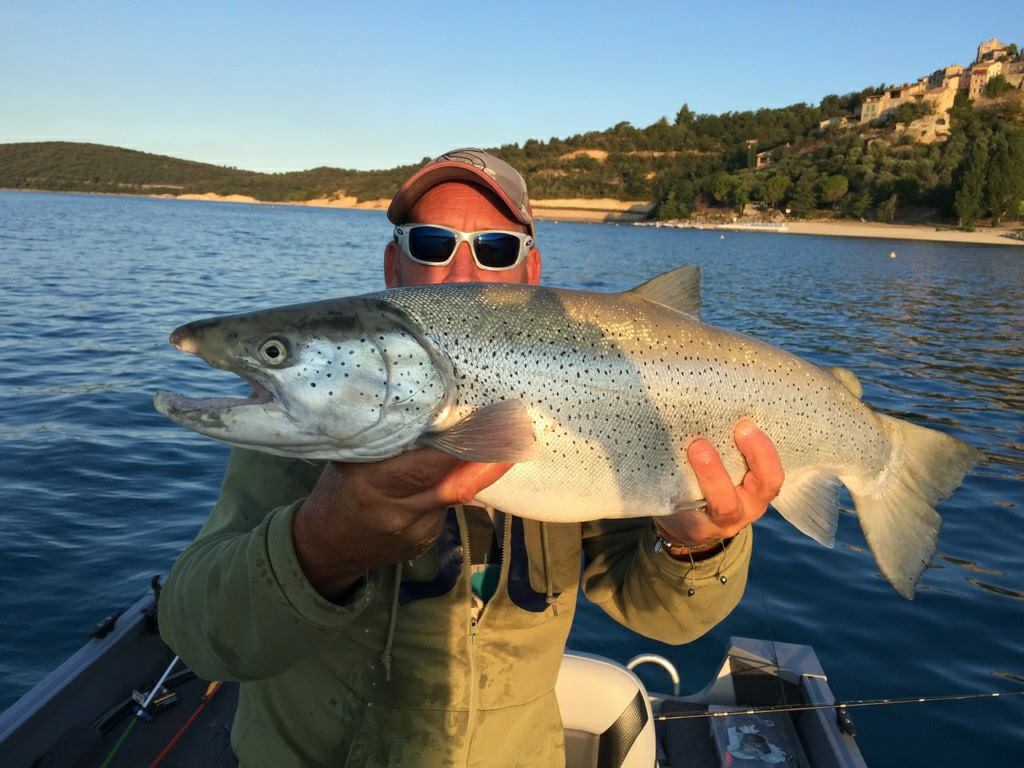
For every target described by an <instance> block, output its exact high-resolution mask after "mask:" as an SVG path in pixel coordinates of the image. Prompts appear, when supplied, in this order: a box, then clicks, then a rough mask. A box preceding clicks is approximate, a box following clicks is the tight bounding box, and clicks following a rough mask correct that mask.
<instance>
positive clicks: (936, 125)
mask: <svg viewBox="0 0 1024 768" xmlns="http://www.w3.org/2000/svg"><path fill="white" fill-rule="evenodd" d="M993 43H994V44H995V48H994V50H993V48H992V45H991V44H993ZM984 46H989V47H988V48H985V47H984ZM999 46H1001V47H999ZM983 57H984V58H983ZM978 61H980V62H981V63H977V62H976V64H975V65H974V66H973V67H972V68H969V69H965V68H963V67H956V66H953V67H947V68H945V69H941V70H937V71H936V72H935V73H933V74H932V75H930V76H927V77H923V78H920V79H919V81H918V82H917V83H914V84H906V85H903V86H884V85H883V86H878V87H873V88H866V89H864V90H862V91H860V92H857V93H850V94H845V95H829V96H826V97H825V98H823V99H822V100H821V101H820V102H819V103H818V104H817V105H809V104H794V105H791V106H788V107H783V108H777V109H759V110H753V111H743V112H726V113H724V114H720V115H707V114H695V113H693V112H692V111H691V110H690V109H689V107H688V106H687V105H686V104H684V105H683V106H682V107H681V108H680V109H679V111H678V112H677V113H676V115H675V118H674V119H673V120H671V121H670V120H669V119H668V118H662V119H661V120H659V121H657V122H656V123H654V124H652V125H649V126H647V127H644V128H637V127H634V126H633V125H631V124H630V123H628V122H622V123H619V124H617V125H615V126H613V127H612V128H609V129H607V130H603V131H592V132H588V133H584V134H579V135H576V136H571V137H568V138H565V139H559V138H552V139H550V140H548V141H538V140H533V139H531V140H529V141H526V142H525V143H523V144H522V145H519V144H509V145H505V146H501V147H496V148H492V149H491V151H492V152H494V153H495V154H497V155H498V156H500V157H502V158H504V159H505V160H507V161H509V162H510V163H512V164H513V165H514V166H516V167H517V168H519V169H520V170H521V171H522V172H523V175H524V176H525V177H526V179H527V182H528V184H529V187H530V191H531V195H532V197H533V198H534V199H552V198H556V199H563V200H564V199H574V198H588V199H593V198H606V199H610V200H616V201H650V202H651V206H650V208H651V209H652V213H651V215H652V216H653V217H655V218H662V219H671V218H685V217H689V216H692V215H694V214H700V215H710V216H730V215H734V214H733V212H734V211H735V212H744V211H747V212H748V213H750V212H751V208H750V206H751V205H753V206H754V208H756V209H760V211H761V214H760V215H768V214H769V213H772V212H773V211H774V210H775V209H786V212H787V214H789V215H792V216H797V217H801V216H803V217H808V216H819V217H820V216H849V217H854V218H876V219H878V220H881V221H889V222H891V221H893V220H895V219H897V218H902V219H904V220H907V219H913V218H914V217H918V218H921V217H934V216H936V215H939V216H946V217H951V218H956V219H957V220H959V221H960V223H961V224H963V225H964V226H966V227H970V226H973V224H974V223H975V221H977V220H979V219H981V218H991V219H992V220H993V221H994V222H998V221H1000V220H1002V219H1005V218H1007V217H1011V216H1014V215H1016V214H1017V213H1018V210H1019V206H1020V204H1021V203H1020V201H1021V198H1024V91H1022V90H1020V88H1021V86H1022V85H1024V82H1022V81H1024V74H1020V73H1024V56H1021V55H1020V54H1018V53H1017V50H1016V47H1015V46H1012V45H1010V46H1006V45H1003V44H1001V43H998V41H994V40H993V41H989V42H988V43H985V44H983V45H982V46H979V53H978ZM1004 67H1005V68H1004ZM988 69H991V72H990V71H988ZM997 70H998V71H999V72H1004V71H1005V72H1006V73H1008V74H1007V75H1006V76H1004V75H1003V74H999V75H993V74H992V73H993V72H995V71H997ZM979 72H980V73H981V75H979V74H978V73H979ZM978 77H983V78H984V83H983V84H982V85H984V87H983V88H982V87H980V86H978V82H980V81H977V80H976V79H977V78H978ZM965 78H968V79H965ZM976 86H977V87H976ZM868 117H871V118H872V119H868ZM415 167H416V166H412V165H408V166H399V167H396V168H392V169H388V170H382V171H356V170H347V169H340V168H328V167H321V168H313V169H311V170H306V171H296V172H289V173H272V174H271V173H257V172H254V171H246V170H240V169H237V168H230V167H222V166H217V165H210V164H207V163H197V162H191V161H188V160H180V159H177V158H172V157H166V156H162V155H153V154H149V153H146V152H137V151H134V150H128V149H121V148H118V147H107V146H101V145H96V144H78V143H69V142H40V143H22V144H0V187H4V188H14V189H48V190H58V191H76V192H106V193H136V194H170V195H182V194H203V193H215V194H219V195H246V196H251V197H253V198H255V199H257V200H260V201H282V202H299V201H308V200H313V199H319V198H329V197H334V198H337V197H342V196H344V197H349V198H353V197H354V198H357V199H358V200H360V201H364V200H374V199H380V198H390V197H391V196H392V195H393V194H394V192H395V190H396V189H397V188H398V187H399V185H400V184H401V183H402V181H403V180H404V179H405V178H407V177H408V175H409V174H410V173H411V172H412V171H413V170H414V168H415ZM775 215H781V214H775Z"/></svg>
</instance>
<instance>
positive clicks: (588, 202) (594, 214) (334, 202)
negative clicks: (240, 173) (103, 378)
mask: <svg viewBox="0 0 1024 768" xmlns="http://www.w3.org/2000/svg"><path fill="white" fill-rule="evenodd" d="M4 191H11V192H46V191H56V192H60V191H59V190H41V189H11V190H4ZM60 194H84V195H97V194H99V195H106V196H110V197H144V198H154V199H160V200H191V201H201V202H203V201H205V202H219V203H248V204H250V205H289V206H305V207H310V208H342V209H346V210H368V211H385V210H387V207H388V205H389V203H390V202H391V201H390V199H387V198H382V199H379V200H362V201H360V200H357V199H356V198H355V197H331V198H318V199H314V200H300V201H282V200H257V199H256V198H254V197H249V196H248V195H218V194H215V193H213V192H207V193H203V194H185V195H133V194H124V193H117V192H60ZM530 202H531V205H532V207H533V210H534V215H535V216H536V217H537V218H538V219H540V220H542V221H554V222H559V221H571V222H583V223H591V224H615V223H619V224H627V223H628V224H634V223H639V222H644V223H645V224H646V225H648V226H657V225H658V223H657V222H646V221H645V219H646V216H647V213H648V212H649V211H650V210H651V208H652V207H653V204H652V203H648V202H643V201H622V200H612V199H606V198H599V199H588V198H570V199H558V200H531V201H530ZM661 225H662V226H668V227H673V226H674V227H678V228H686V224H685V222H678V223H666V222H661ZM694 228H696V227H694ZM701 228H702V229H718V230H723V231H725V230H728V231H756V232H773V233H775V232H777V233H779V234H783V235H819V236H825V237H861V238H872V239H885V240H917V241H930V242H945V243H964V244H974V245H1010V246H1014V245H1015V246H1024V240H1020V239H1015V238H1010V237H1006V236H1005V233H1007V232H1013V231H1018V232H1024V226H1021V225H1009V226H1003V227H1000V228H995V229H993V228H990V227H986V228H984V229H979V230H975V231H974V232H964V231H962V230H959V229H954V228H952V227H944V226H943V227H936V226H935V225H925V224H882V223H880V222H863V221H852V220H830V221H804V220H800V221H792V220H790V221H786V222H785V223H784V225H782V226H764V227H751V226H746V225H744V224H742V223H739V224H719V225H712V224H704V225H701Z"/></svg>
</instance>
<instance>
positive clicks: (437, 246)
mask: <svg viewBox="0 0 1024 768" xmlns="http://www.w3.org/2000/svg"><path fill="white" fill-rule="evenodd" d="M395 242H396V243H398V246H399V248H401V249H402V252H403V253H404V254H405V255H406V256H408V257H409V258H410V259H412V260H413V261H415V262H416V263H417V264H426V265H428V266H431V267H442V266H444V265H446V264H449V263H450V262H451V260H452V258H453V257H454V256H455V251H457V250H458V249H459V246H460V245H461V244H462V243H469V250H470V251H471V252H472V254H473V261H475V262H476V265H477V267H479V268H480V269H486V270H488V271H490V272H500V271H502V270H506V269H512V268H513V267H514V266H516V265H517V264H519V263H520V262H522V260H523V259H524V258H525V257H526V254H528V253H529V252H530V248H532V247H533V238H532V237H530V236H529V235H527V234H526V233H524V232H504V231H502V230H496V229H485V230H481V231H479V232H460V231H459V230H457V229H450V228H449V227H439V226H437V225H435V224H405V225H402V226H398V227H395Z"/></svg>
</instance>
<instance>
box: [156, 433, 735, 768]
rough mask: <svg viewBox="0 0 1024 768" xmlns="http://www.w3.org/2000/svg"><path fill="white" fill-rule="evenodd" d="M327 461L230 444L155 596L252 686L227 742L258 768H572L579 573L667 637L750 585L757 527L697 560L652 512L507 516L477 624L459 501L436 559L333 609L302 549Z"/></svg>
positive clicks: (173, 637)
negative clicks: (660, 530)
mask: <svg viewBox="0 0 1024 768" xmlns="http://www.w3.org/2000/svg"><path fill="white" fill-rule="evenodd" d="M320 471H321V465H317V466H313V465H310V464H308V463H305V462H301V461H295V460H289V459H281V458H275V457H272V456H267V455H264V454H260V453H255V452H251V451H245V450H234V451H233V452H232V454H231V459H230V461H229V464H228V469H227V474H226V476H225V478H224V485H223V487H222V489H221V496H220V499H219V501H218V502H217V504H216V506H215V507H214V509H213V512H212V513H211V515H210V517H209V519H208V520H207V521H206V524H205V525H204V526H203V528H202V530H201V531H200V532H199V535H198V537H197V538H196V540H195V541H194V542H193V543H192V544H191V545H189V546H188V547H187V548H186V549H185V551H184V552H183V553H182V554H181V556H180V558H179V559H178V561H177V563H176V564H175V565H174V568H173V569H172V571H171V573H170V576H169V577H168V579H167V585H166V587H165V588H164V590H163V592H162V594H161V598H160V630H161V633H162V635H163V637H164V639H165V640H166V642H167V643H168V644H169V645H170V646H171V648H173V649H174V650H175V651H176V652H177V653H178V654H179V655H180V656H181V657H182V658H183V659H184V660H185V661H186V662H187V663H188V664H189V665H190V666H191V667H192V668H193V669H194V670H195V671H196V673H197V674H198V675H200V676H202V677H204V678H207V679H211V680H213V679H220V680H238V681H241V682H242V686H241V693H240V701H239V706H238V713H237V715H236V717H235V723H234V727H233V729H232V736H231V740H232V744H233V746H234V749H235V752H236V754H237V755H238V757H239V759H240V761H241V763H242V765H243V766H246V768H255V767H256V766H274V768H286V767H287V766H442V765H473V766H492V765H493V766H512V765H523V766H549V765H550V766H560V765H562V764H563V763H564V747H563V737H562V729H561V721H560V719H559V712H558V704H557V702H556V700H555V696H554V686H555V678H556V676H557V673H558V668H559V664H560V662H561V658H562V653H563V650H564V648H565V642H566V638H567V637H568V634H569V627H570V625H571V624H572V619H573V614H574V612H575V607H576V594H577V590H578V588H579V586H580V584H581V580H582V586H583V590H584V592H585V593H586V595H587V597H588V598H590V600H591V601H593V602H594V603H596V604H597V605H599V606H600V607H601V608H602V609H604V610H605V611H606V612H607V613H608V614H609V615H610V616H611V617H612V618H614V619H615V620H616V621H619V622H621V623H622V624H624V625H625V626H627V627H629V628H630V629H632V630H634V631H636V632H639V633H641V634H643V635H646V636H648V637H651V638H655V639H657V640H661V641H663V642H668V643H685V642H688V641H690V640H693V639H694V638H696V637H698V636H700V635H701V634H703V633H704V632H706V631H707V630H708V629H709V628H710V627H712V626H713V625H714V624H716V623H717V622H719V621H721V620H722V618H724V617H725V616H726V615H727V614H728V613H729V612H730V611H731V610H732V609H733V608H734V607H735V605H736V603H737V602H738V601H739V599H740V597H741V595H742V593H743V589H744V586H745V583H746V575H747V568H748V565H749V561H750V550H751V534H750V530H749V529H747V530H745V531H744V532H742V533H741V534H740V535H739V536H737V537H736V538H735V539H733V540H732V542H731V543H730V544H729V546H728V548H727V549H726V551H725V553H724V556H723V557H713V558H710V559H708V560H705V561H703V562H698V563H697V564H696V566H695V567H694V566H693V565H691V564H690V563H689V562H685V563H684V562H679V561H677V560H674V559H672V558H671V557H669V556H668V554H667V553H664V552H660V553H656V552H655V551H654V543H655V539H654V535H653V533H652V527H651V525H650V522H649V521H648V520H646V519H632V520H620V521H614V522H612V521H599V522H593V523H584V524H582V525H580V524H578V523H571V524H555V523H545V524H543V525H542V524H540V523H538V522H536V521H532V520H523V519H521V518H516V517H511V516H507V517H506V518H505V520H506V523H505V525H504V541H503V542H502V545H503V546H502V568H501V581H500V583H499V586H498V590H497V592H496V593H495V595H494V596H493V597H492V598H491V599H490V601H489V602H488V603H487V606H486V608H485V609H484V611H483V613H482V614H481V615H480V617H479V620H478V621H475V620H474V619H473V614H472V610H471V606H472V597H471V592H470V587H469V578H468V573H469V565H468V563H469V562H470V558H469V557H465V556H464V554H465V548H466V547H468V539H467V537H466V535H465V530H466V524H465V515H464V511H463V510H462V509H461V508H456V509H452V510H449V519H448V523H449V524H448V526H447V527H446V529H445V532H443V533H442V534H441V538H440V539H439V540H438V544H437V545H436V546H435V547H434V548H433V549H432V550H430V551H429V552H428V553H427V554H426V555H424V556H423V557H421V558H420V559H419V560H417V561H414V562H413V563H411V564H406V565H404V566H403V567H402V568H401V569H400V573H399V568H397V567H396V568H385V569H380V570H378V571H373V572H371V573H370V574H369V577H368V579H367V580H366V583H365V584H362V585H360V586H358V587H357V588H356V589H355V590H354V592H353V593H352V594H351V596H350V597H349V598H348V600H347V602H346V603H345V604H343V605H336V604H334V603H331V602H329V601H327V600H325V599H324V598H323V597H321V596H320V594H319V593H317V591H316V590H315V589H313V587H312V586H311V585H310V584H309V582H308V581H307V580H306V578H305V576H304V575H303V573H302V570H301V568H300V567H299V563H298V560H297V559H296V555H295V551H294V548H293V545H292V516H293V515H294V513H295V510H296V509H297V508H298V507H299V506H300V504H301V503H302V501H303V499H304V498H305V497H306V496H307V494H308V493H309V492H310V490H311V489H312V487H313V485H314V484H315V482H316V480H317V477H318V476H319V473H320ZM545 550H546V554H547V557H545ZM581 561H582V563H583V567H582V569H581ZM691 569H692V572H691ZM720 575H724V576H726V577H727V581H726V583H725V584H722V583H721V580H720V579H719V576H720ZM690 587H692V588H693V590H694V594H693V596H692V597H691V596H688V595H687V590H688V588H690Z"/></svg>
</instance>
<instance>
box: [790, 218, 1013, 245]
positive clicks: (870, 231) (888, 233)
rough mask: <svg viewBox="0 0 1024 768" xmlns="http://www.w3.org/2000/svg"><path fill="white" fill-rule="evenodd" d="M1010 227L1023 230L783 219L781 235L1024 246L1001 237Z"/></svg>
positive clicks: (1009, 230) (1008, 238) (1003, 236)
mask: <svg viewBox="0 0 1024 768" xmlns="http://www.w3.org/2000/svg"><path fill="white" fill-rule="evenodd" d="M1014 230H1019V231H1024V226H1010V227H999V228H991V227H985V228H982V229H978V230H975V231H974V232H964V231H962V230H959V229H953V228H947V227H943V228H941V229H940V228H936V227H934V226H927V225H923V224H879V223H876V222H861V221H796V222H786V232H784V233H783V234H792V235H827V236H837V237H872V238H885V239H888V240H931V241H934V242H941V243H974V244H979V243H980V244H984V245H1018V246H1024V240H1016V239H1014V238H1010V237H1006V236H1005V233H1007V232H1013V231H1014Z"/></svg>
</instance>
